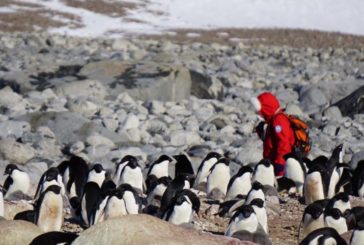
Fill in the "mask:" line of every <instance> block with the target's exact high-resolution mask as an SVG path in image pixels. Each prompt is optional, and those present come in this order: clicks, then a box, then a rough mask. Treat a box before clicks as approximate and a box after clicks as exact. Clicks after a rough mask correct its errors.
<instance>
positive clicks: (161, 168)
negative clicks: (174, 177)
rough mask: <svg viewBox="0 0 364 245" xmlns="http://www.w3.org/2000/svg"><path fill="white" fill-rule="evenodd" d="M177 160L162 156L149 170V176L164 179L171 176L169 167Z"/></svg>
mask: <svg viewBox="0 0 364 245" xmlns="http://www.w3.org/2000/svg"><path fill="white" fill-rule="evenodd" d="M174 161H175V160H174V159H172V158H171V157H169V156H167V155H161V156H160V157H159V158H158V159H157V160H156V161H154V162H153V163H152V164H151V165H150V166H149V169H148V173H147V176H150V175H154V176H155V177H157V178H158V179H159V178H162V177H167V176H169V173H168V169H169V165H170V164H171V163H173V162H174Z"/></svg>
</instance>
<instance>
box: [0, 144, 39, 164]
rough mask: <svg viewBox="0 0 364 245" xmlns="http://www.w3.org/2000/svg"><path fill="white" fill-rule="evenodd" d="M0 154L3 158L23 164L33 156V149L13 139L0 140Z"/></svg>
mask: <svg viewBox="0 0 364 245" xmlns="http://www.w3.org/2000/svg"><path fill="white" fill-rule="evenodd" d="M0 154H1V156H2V158H3V159H7V160H8V161H10V162H12V163H16V164H25V163H26V162H27V161H28V160H30V159H32V158H33V157H34V156H35V152H34V149H33V148H32V147H30V146H28V145H25V144H21V143H18V142H16V141H15V140H13V139H3V140H0Z"/></svg>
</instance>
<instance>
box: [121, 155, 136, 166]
mask: <svg viewBox="0 0 364 245" xmlns="http://www.w3.org/2000/svg"><path fill="white" fill-rule="evenodd" d="M133 161H137V159H136V157H134V156H131V155H126V156H124V157H123V158H122V159H121V160H120V161H119V162H118V163H117V165H120V164H122V163H126V162H133Z"/></svg>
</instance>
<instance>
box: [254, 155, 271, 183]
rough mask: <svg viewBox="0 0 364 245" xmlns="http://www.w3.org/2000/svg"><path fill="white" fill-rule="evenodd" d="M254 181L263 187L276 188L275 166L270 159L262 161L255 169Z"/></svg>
mask: <svg viewBox="0 0 364 245" xmlns="http://www.w3.org/2000/svg"><path fill="white" fill-rule="evenodd" d="M252 181H253V182H254V181H258V182H260V183H261V184H262V185H269V186H276V178H275V175H274V168H273V164H272V162H271V161H270V160H269V159H262V160H261V161H260V162H259V163H258V164H257V165H256V166H255V168H254V173H253V176H252Z"/></svg>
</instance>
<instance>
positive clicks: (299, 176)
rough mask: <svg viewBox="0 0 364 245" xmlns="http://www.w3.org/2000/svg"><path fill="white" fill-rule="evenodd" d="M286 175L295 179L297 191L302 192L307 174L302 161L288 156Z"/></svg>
mask: <svg viewBox="0 0 364 245" xmlns="http://www.w3.org/2000/svg"><path fill="white" fill-rule="evenodd" d="M284 176H285V177H286V178H288V179H291V180H293V181H294V183H295V185H296V189H297V192H298V193H300V194H302V192H303V183H304V181H305V175H304V172H303V170H302V167H301V165H300V163H299V162H298V161H297V160H296V159H293V158H288V159H287V161H286V167H285V169H284Z"/></svg>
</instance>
